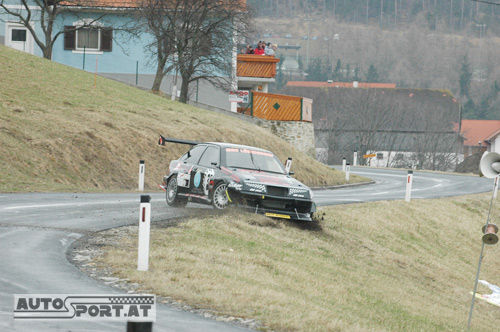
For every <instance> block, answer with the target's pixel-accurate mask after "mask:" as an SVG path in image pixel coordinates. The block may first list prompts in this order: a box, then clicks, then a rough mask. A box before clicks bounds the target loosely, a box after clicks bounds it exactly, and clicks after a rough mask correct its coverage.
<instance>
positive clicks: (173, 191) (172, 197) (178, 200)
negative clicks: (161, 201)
mask: <svg viewBox="0 0 500 332" xmlns="http://www.w3.org/2000/svg"><path fill="white" fill-rule="evenodd" d="M178 189H179V187H178V186H177V177H176V176H172V177H171V178H170V180H168V183H167V204H168V205H170V206H174V207H184V206H186V204H187V202H188V199H187V197H181V196H179V192H178Z"/></svg>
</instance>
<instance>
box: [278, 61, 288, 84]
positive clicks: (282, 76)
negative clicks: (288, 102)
mask: <svg viewBox="0 0 500 332" xmlns="http://www.w3.org/2000/svg"><path fill="white" fill-rule="evenodd" d="M285 59H286V57H285V56H284V55H280V62H279V65H278V70H277V73H276V88H277V89H278V90H280V89H281V88H282V87H283V86H285V85H286V83H287V81H288V80H287V78H286V77H285V74H284V73H283V63H284V62H285Z"/></svg>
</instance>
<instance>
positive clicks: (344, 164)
mask: <svg viewBox="0 0 500 332" xmlns="http://www.w3.org/2000/svg"><path fill="white" fill-rule="evenodd" d="M346 163H347V161H346V160H345V157H343V158H342V172H345V166H346Z"/></svg>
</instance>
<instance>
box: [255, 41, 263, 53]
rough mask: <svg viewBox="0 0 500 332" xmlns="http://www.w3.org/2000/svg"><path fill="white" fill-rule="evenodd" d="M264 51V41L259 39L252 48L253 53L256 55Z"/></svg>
mask: <svg viewBox="0 0 500 332" xmlns="http://www.w3.org/2000/svg"><path fill="white" fill-rule="evenodd" d="M264 53H265V50H264V42H262V41H259V43H258V44H257V47H256V48H255V50H254V54H256V55H264Z"/></svg>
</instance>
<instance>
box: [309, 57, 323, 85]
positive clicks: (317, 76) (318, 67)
mask: <svg viewBox="0 0 500 332" xmlns="http://www.w3.org/2000/svg"><path fill="white" fill-rule="evenodd" d="M323 67H324V66H323V62H322V61H321V58H314V59H312V60H311V63H310V65H309V70H308V75H307V80H308V81H326V80H327V73H326V70H324V68H323Z"/></svg>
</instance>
